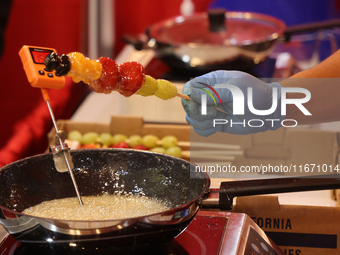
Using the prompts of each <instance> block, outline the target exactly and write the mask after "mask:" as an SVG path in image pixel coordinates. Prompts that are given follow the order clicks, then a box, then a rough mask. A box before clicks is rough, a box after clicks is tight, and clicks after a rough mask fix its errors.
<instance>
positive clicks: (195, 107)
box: [182, 71, 285, 137]
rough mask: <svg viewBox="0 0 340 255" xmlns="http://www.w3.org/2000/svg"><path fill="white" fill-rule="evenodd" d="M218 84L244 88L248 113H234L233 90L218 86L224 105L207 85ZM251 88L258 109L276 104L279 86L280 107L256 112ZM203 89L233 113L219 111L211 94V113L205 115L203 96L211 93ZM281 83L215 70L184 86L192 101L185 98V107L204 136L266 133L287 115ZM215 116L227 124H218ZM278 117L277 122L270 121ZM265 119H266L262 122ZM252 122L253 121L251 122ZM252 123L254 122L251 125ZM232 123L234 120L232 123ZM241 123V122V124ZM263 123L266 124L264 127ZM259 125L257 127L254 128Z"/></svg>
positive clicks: (190, 122) (208, 110)
mask: <svg viewBox="0 0 340 255" xmlns="http://www.w3.org/2000/svg"><path fill="white" fill-rule="evenodd" d="M201 83H205V84H207V85H210V86H211V87H215V86H216V85H217V84H230V85H235V86H236V87H238V88H240V89H241V90H242V92H243V95H244V99H245V100H244V114H243V115H235V114H233V94H232V93H231V92H230V90H229V89H226V88H216V89H215V90H216V92H217V94H218V95H219V96H220V99H221V101H222V105H221V104H220V102H219V100H218V98H217V96H216V95H215V94H214V93H213V92H212V91H211V90H210V89H209V88H207V87H206V86H205V85H203V84H201ZM248 87H251V88H252V90H253V96H252V98H253V106H254V108H255V109H257V110H268V109H271V107H272V95H273V94H272V92H273V88H277V98H278V100H277V107H276V110H275V111H274V112H273V113H271V114H269V115H265V116H262V115H256V114H253V113H252V112H251V111H250V110H249V108H248V103H247V102H248V93H247V90H248ZM201 88H204V89H206V90H208V91H210V92H211V94H212V95H213V96H214V99H215V101H216V103H217V107H218V108H220V109H223V110H224V111H226V112H227V113H229V114H226V113H222V112H220V111H218V110H216V108H215V107H214V106H215V103H214V100H213V99H212V98H211V97H210V96H209V95H207V115H202V114H201V105H200V104H201V95H202V94H207V93H206V92H205V91H203V90H202V89H201ZM281 88H282V87H281V85H280V84H279V83H270V84H268V83H265V82H263V81H261V80H260V79H258V78H256V77H254V76H252V75H250V74H248V73H244V72H240V71H214V72H211V73H207V74H205V75H203V76H199V77H196V78H195V79H193V80H191V81H189V82H187V83H186V84H185V85H184V88H183V92H182V93H183V94H185V95H188V96H189V97H190V98H191V99H192V101H191V100H185V99H182V104H183V107H184V109H185V111H186V113H187V115H186V120H187V122H188V123H189V124H190V125H191V126H192V127H193V128H194V130H195V132H196V133H198V134H199V135H202V136H205V137H207V136H209V135H212V134H214V133H216V132H224V133H230V134H239V135H245V134H252V133H259V132H264V131H267V130H276V129H278V128H280V127H281V121H283V120H284V118H285V116H282V115H281ZM214 119H215V120H216V119H221V120H223V121H220V122H224V121H225V122H226V121H227V123H226V124H216V123H215V127H214ZM270 119H275V121H268V120H270ZM259 120H262V121H263V122H261V121H259ZM249 121H250V122H249ZM248 122H249V124H250V125H251V126H253V127H251V126H250V125H248ZM231 123H233V124H232V125H231ZM237 123H239V124H237ZM261 124H262V126H261ZM254 126H256V127H254Z"/></svg>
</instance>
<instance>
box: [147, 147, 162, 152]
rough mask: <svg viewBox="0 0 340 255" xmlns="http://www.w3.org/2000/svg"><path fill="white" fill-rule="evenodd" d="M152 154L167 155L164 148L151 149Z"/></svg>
mask: <svg viewBox="0 0 340 255" xmlns="http://www.w3.org/2000/svg"><path fill="white" fill-rule="evenodd" d="M150 151H152V152H158V153H165V149H164V148H163V147H153V148H152V149H150Z"/></svg>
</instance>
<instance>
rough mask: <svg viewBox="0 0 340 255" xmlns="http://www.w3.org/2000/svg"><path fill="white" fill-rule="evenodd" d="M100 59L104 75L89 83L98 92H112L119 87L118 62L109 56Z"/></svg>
mask: <svg viewBox="0 0 340 255" xmlns="http://www.w3.org/2000/svg"><path fill="white" fill-rule="evenodd" d="M98 60H99V61H100V63H101V64H102V68H103V70H102V75H101V76H100V78H99V79H97V80H94V81H91V82H90V84H89V85H90V86H91V88H92V89H93V90H94V91H95V92H97V93H104V94H110V93H111V92H112V91H113V90H117V87H118V64H117V63H116V61H114V60H112V59H111V58H107V57H100V58H99V59H98Z"/></svg>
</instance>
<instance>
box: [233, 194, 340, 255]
mask: <svg viewBox="0 0 340 255" xmlns="http://www.w3.org/2000/svg"><path fill="white" fill-rule="evenodd" d="M233 211H235V212H242V213H246V214H248V215H249V216H250V217H251V218H252V219H253V221H254V222H255V223H256V224H257V225H259V227H261V228H262V229H263V230H264V231H265V232H266V234H267V235H268V236H269V237H270V238H271V239H272V240H273V241H274V243H276V244H277V245H278V246H279V247H280V248H281V249H282V250H283V251H284V252H285V254H287V255H316V254H327V255H335V254H340V208H339V207H329V206H300V205H285V204H284V205H280V204H279V200H278V197H277V196H269V195H266V196H250V197H238V198H237V200H236V205H235V206H234V208H233Z"/></svg>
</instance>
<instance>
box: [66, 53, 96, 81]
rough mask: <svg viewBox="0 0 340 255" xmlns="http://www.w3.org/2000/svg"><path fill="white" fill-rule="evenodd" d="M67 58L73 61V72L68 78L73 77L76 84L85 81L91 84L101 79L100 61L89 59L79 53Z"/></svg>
mask: <svg viewBox="0 0 340 255" xmlns="http://www.w3.org/2000/svg"><path fill="white" fill-rule="evenodd" d="M67 56H68V57H69V59H70V61H71V70H70V71H69V73H68V74H67V76H69V77H72V80H73V81H74V82H76V83H77V82H80V81H83V82H84V83H86V84H89V83H90V82H91V81H94V80H97V79H99V78H100V77H101V75H102V64H101V63H100V61H99V60H92V59H89V58H87V57H85V56H84V55H83V54H81V53H79V52H72V53H69V54H67Z"/></svg>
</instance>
